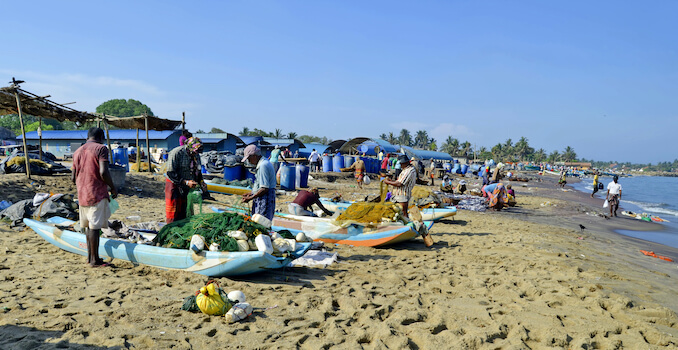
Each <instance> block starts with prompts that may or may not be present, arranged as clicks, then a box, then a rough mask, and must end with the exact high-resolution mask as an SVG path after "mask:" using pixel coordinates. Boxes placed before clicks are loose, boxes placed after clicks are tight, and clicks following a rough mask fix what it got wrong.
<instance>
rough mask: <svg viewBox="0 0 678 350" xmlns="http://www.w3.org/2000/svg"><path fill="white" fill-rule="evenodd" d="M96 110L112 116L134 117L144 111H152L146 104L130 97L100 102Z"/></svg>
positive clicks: (151, 113)
mask: <svg viewBox="0 0 678 350" xmlns="http://www.w3.org/2000/svg"><path fill="white" fill-rule="evenodd" d="M96 111H97V113H102V114H106V115H110V116H114V117H135V116H138V115H143V114H144V113H146V114H148V115H153V111H151V109H150V108H149V107H148V106H146V105H145V104H143V103H141V102H139V101H137V100H134V99H131V98H130V99H129V100H125V99H124V98H121V99H114V100H108V101H106V102H104V103H102V104H100V105H99V106H98V107H97V109H96Z"/></svg>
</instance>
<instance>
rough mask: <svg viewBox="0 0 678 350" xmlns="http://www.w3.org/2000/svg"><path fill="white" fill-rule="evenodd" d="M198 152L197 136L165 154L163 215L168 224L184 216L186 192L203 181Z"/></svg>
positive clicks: (199, 147) (199, 150)
mask: <svg viewBox="0 0 678 350" xmlns="http://www.w3.org/2000/svg"><path fill="white" fill-rule="evenodd" d="M200 152H202V142H201V141H200V139H199V138H197V137H190V138H188V139H187V140H186V143H185V144H184V145H183V146H178V147H175V148H174V149H173V150H171V151H170V153H169V155H168V156H167V165H166V169H167V172H166V173H165V216H166V222H167V223H168V224H169V223H171V222H174V221H177V220H181V219H185V218H186V209H187V205H188V193H189V192H190V190H191V189H192V188H196V187H199V186H200V185H201V183H202V182H203V181H202V174H201V172H200V161H199V157H198V154H199V153H200Z"/></svg>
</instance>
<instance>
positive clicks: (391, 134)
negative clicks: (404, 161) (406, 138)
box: [385, 132, 398, 145]
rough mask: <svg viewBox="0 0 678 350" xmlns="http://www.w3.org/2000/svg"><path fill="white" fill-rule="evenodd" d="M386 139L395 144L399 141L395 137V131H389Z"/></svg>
mask: <svg viewBox="0 0 678 350" xmlns="http://www.w3.org/2000/svg"><path fill="white" fill-rule="evenodd" d="M385 140H386V141H388V143H390V144H392V145H395V144H396V143H397V142H398V139H397V138H396V137H395V134H394V133H393V132H389V133H388V136H387V137H386V138H385Z"/></svg>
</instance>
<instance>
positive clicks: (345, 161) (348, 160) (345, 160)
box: [344, 156, 355, 168]
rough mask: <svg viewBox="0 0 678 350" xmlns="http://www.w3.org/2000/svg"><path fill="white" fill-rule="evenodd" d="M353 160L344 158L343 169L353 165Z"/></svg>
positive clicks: (352, 158) (351, 157)
mask: <svg viewBox="0 0 678 350" xmlns="http://www.w3.org/2000/svg"><path fill="white" fill-rule="evenodd" d="M354 160H355V158H354V157H353V156H344V167H346V168H348V167H350V166H351V165H353V161H354Z"/></svg>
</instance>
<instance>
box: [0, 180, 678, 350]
mask: <svg viewBox="0 0 678 350" xmlns="http://www.w3.org/2000/svg"><path fill="white" fill-rule="evenodd" d="M127 179H128V181H127V182H128V185H127V186H126V188H125V189H124V190H123V191H121V195H120V197H119V199H118V201H119V203H120V210H119V211H118V212H116V213H115V214H114V216H113V219H124V218H126V217H127V216H131V215H139V216H141V218H142V220H143V221H149V220H164V202H163V198H164V197H163V183H162V177H161V176H160V175H148V174H136V173H130V174H128V177H127ZM539 180H540V181H539ZM467 181H468V180H467ZM470 183H471V187H472V186H473V185H474V184H477V183H478V181H477V180H471V181H470ZM309 184H310V185H311V186H317V187H319V188H320V191H321V195H329V194H331V193H334V192H339V193H341V194H342V195H343V196H344V198H346V199H359V198H364V197H365V195H368V194H376V193H377V188H378V183H377V182H376V181H375V182H373V183H372V184H370V185H369V186H367V187H366V188H365V189H363V190H360V189H358V188H357V186H356V185H355V182H354V181H353V180H352V179H351V177H350V175H347V176H344V174H342V175H340V176H336V177H332V178H328V177H327V176H319V177H318V179H315V180H311V181H310V182H309ZM554 184H555V177H548V176H545V177H541V176H537V175H532V179H531V181H530V182H527V183H514V185H513V186H514V188H515V189H516V192H517V200H518V206H517V207H514V208H509V209H508V210H505V211H501V212H484V213H479V212H471V211H465V210H460V211H459V212H458V214H457V215H456V216H455V217H454V220H443V221H441V222H438V223H436V224H435V225H434V226H433V228H432V234H433V238H434V241H435V245H434V246H433V247H431V248H426V247H425V246H424V243H423V241H422V240H421V238H417V239H415V240H413V241H410V242H407V243H404V244H398V245H393V246H388V247H386V248H381V249H374V248H362V247H351V246H336V245H329V246H327V247H326V249H327V250H328V251H330V252H333V253H335V252H336V253H338V254H339V256H340V261H339V262H338V263H336V264H333V265H330V266H328V267H327V268H324V269H323V268H306V267H301V268H285V269H281V270H277V271H272V272H266V273H261V274H257V275H251V276H246V277H242V278H236V279H229V278H219V279H218V281H219V283H220V285H221V286H222V287H224V288H225V289H226V290H241V291H243V292H244V293H245V295H246V296H247V298H248V302H250V303H251V304H252V305H253V306H254V307H255V311H254V313H253V315H252V316H251V317H250V318H248V319H246V320H244V321H242V322H240V323H236V324H227V323H226V322H225V321H224V319H223V318H221V317H210V316H207V315H204V314H201V313H195V314H194V313H189V312H185V311H182V310H181V309H180V308H181V305H182V300H183V298H184V297H186V296H189V295H191V294H192V293H194V292H195V291H196V290H197V289H199V288H200V287H202V286H203V285H204V283H205V282H206V280H207V278H206V277H204V276H200V275H197V274H192V273H188V272H177V271H164V270H160V269H157V268H153V267H149V266H135V265H133V264H132V263H129V262H125V261H120V260H115V261H113V263H114V265H115V267H113V268H89V267H88V266H87V264H86V263H85V257H82V256H79V255H75V254H72V253H68V252H65V251H62V250H60V249H58V248H56V247H54V246H52V245H50V244H49V243H47V242H46V241H44V240H43V239H42V238H40V237H39V236H38V235H37V234H35V233H34V232H33V231H32V230H30V229H24V230H12V229H9V227H8V226H7V225H5V224H2V225H0V252H2V254H1V255H0V308H2V311H1V312H0V348H2V349H52V348H74V349H127V348H135V349H167V348H174V349H214V348H240V349H252V348H256V349H291V348H299V349H320V348H323V349H329V348H337V349H543V348H556V349H657V348H667V349H675V348H678V315H677V314H676V311H678V295H677V294H678V293H676V291H677V290H678V278H677V276H678V264H677V263H675V262H667V261H663V260H659V259H655V258H651V257H647V256H644V255H642V254H640V252H639V250H640V249H646V250H654V251H655V252H656V253H657V254H661V255H666V256H669V257H671V258H673V259H674V260H676V261H678V250H677V249H674V248H670V247H666V246H661V245H658V244H653V243H649V242H645V241H642V240H637V239H631V238H628V237H624V236H621V235H618V234H616V233H614V232H613V230H614V229H620V228H625V229H635V230H649V229H653V230H657V226H656V225H657V224H652V223H645V222H640V221H637V220H632V219H626V218H621V217H620V218H613V219H605V218H603V217H601V216H598V215H596V214H601V213H603V209H602V207H601V206H600V203H598V202H600V201H599V200H592V199H591V198H589V196H588V194H584V193H580V192H575V191H572V190H571V189H569V190H568V189H567V187H566V190H565V191H564V190H561V189H560V188H558V187H556V186H554ZM29 186H30V187H29ZM38 186H39V188H38ZM0 188H2V193H1V194H0V199H7V200H11V201H17V200H20V199H25V198H30V197H32V196H33V194H34V190H38V191H45V192H48V191H52V192H55V193H75V187H74V186H73V185H72V184H71V183H70V179H69V177H68V176H52V177H37V176H36V177H34V180H33V181H32V184H31V181H27V180H26V179H25V178H24V176H22V175H18V174H12V175H4V176H2V177H0ZM216 197H217V199H219V200H222V201H227V200H230V199H229V198H228V196H225V195H216ZM292 199H293V196H292V195H291V194H285V195H280V196H278V208H279V209H281V210H285V208H286V206H287V203H288V202H289V201H291V200H292ZM205 208H208V207H205ZM579 224H582V225H584V226H585V227H586V229H585V230H584V231H583V232H582V231H580V228H579Z"/></svg>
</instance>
